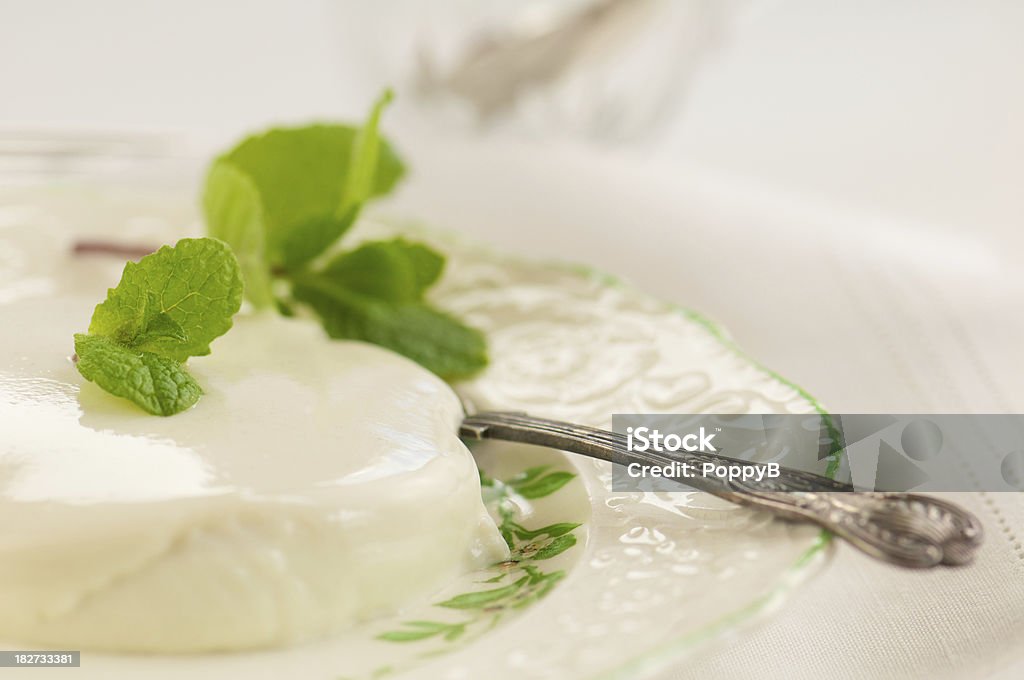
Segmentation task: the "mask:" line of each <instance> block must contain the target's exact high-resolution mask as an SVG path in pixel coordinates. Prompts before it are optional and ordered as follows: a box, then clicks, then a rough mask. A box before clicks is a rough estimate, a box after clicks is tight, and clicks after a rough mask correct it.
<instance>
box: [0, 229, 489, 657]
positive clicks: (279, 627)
mask: <svg viewBox="0 0 1024 680" xmlns="http://www.w3.org/2000/svg"><path fill="white" fill-rule="evenodd" d="M0 243H2V248H3V254H4V256H5V258H6V262H7V264H8V265H10V266H6V267H5V270H4V271H0V275H2V277H3V278H2V280H0V289H2V292H3V295H0V319H2V324H3V328H4V332H3V333H2V334H0V433H2V439H0V525H2V526H3V531H0V640H3V641H5V642H9V643H12V644H14V643H18V644H21V645H28V646H34V645H42V646H52V647H57V648H69V649H87V650H106V651H114V652H173V653H177V652H201V651H212V650H239V649H251V648H260V647H271V646H277V645H284V644H289V643H294V642H297V641H303V640H309V639H314V638H317V637H322V636H325V635H328V634H330V633H332V632H335V631H338V630H341V629H344V628H346V627H348V626H350V625H352V624H353V623H355V622H358V621H361V620H365V619H368V618H371V617H373V616H376V615H379V614H383V613H388V612H393V611H395V610H398V609H400V608H401V607H402V606H403V605H406V604H409V603H412V602H416V601H420V600H422V599H424V598H426V597H428V596H429V595H430V594H431V593H432V592H434V591H436V590H437V589H438V588H440V587H441V586H443V585H444V584H445V583H446V582H448V581H449V580H451V579H452V578H454V577H455V576H457V575H459V574H461V573H465V572H467V571H471V570H473V569H476V568H480V567H484V566H486V565H489V564H492V563H494V562H496V561H500V560H502V559H505V558H506V557H507V554H508V553H507V547H506V545H505V543H504V541H503V540H502V539H501V537H500V535H499V534H498V532H497V529H496V528H495V526H494V523H493V521H492V520H491V519H490V517H489V516H488V514H487V512H486V510H485V508H484V506H483V502H482V500H481V496H480V485H479V477H478V473H477V469H476V466H475V463H474V461H473V459H472V457H471V455H470V453H469V451H468V450H467V449H466V447H465V446H464V444H463V443H462V442H461V441H460V440H459V438H458V436H457V430H458V424H459V421H460V419H461V418H462V407H461V404H460V401H459V399H458V398H457V396H456V395H455V394H454V392H453V391H452V390H451V389H450V388H449V386H448V385H447V384H446V383H445V382H443V381H442V380H441V379H440V378H438V377H436V376H434V375H433V374H432V373H430V372H429V371H427V370H425V369H423V368H421V367H420V366H418V365H417V364H415V363H413V362H412V361H410V360H408V359H406V358H404V357H401V356H399V355H397V354H394V353H392V352H390V351H388V350H385V349H382V348H380V347H376V346H372V345H368V344H364V343H361V342H355V341H332V340H328V339H327V338H326V337H325V336H324V333H323V329H322V328H320V327H319V326H318V325H316V324H314V323H312V322H308V321H302V320H294V319H284V318H280V317H277V316H275V315H273V314H255V315H246V314H244V313H243V314H239V315H236V317H235V319H234V327H233V328H232V329H231V331H230V332H228V333H227V334H226V335H224V336H222V337H220V338H218V339H217V340H215V341H214V343H213V346H212V349H213V353H212V354H211V355H208V356H203V357H196V358H192V359H190V360H189V361H188V370H189V372H190V373H191V374H192V375H193V376H195V378H196V380H197V382H198V383H199V384H200V385H201V386H202V389H203V391H204V394H203V396H202V398H201V400H200V401H199V403H198V405H196V406H195V407H194V408H191V409H190V410H187V411H185V412H183V413H179V414H177V415H174V416H172V417H157V416H152V415H149V414H147V413H145V412H143V411H142V410H141V409H139V408H138V407H136V406H135V405H134V404H132V403H130V402H129V401H127V400H124V399H119V398H117V397H114V396H112V395H110V394H108V393H106V392H104V391H103V390H101V389H100V388H99V387H97V386H96V385H94V384H92V383H90V382H87V381H86V380H84V379H83V378H82V376H81V375H79V374H78V372H77V371H76V369H75V366H74V365H73V363H72V361H71V358H70V355H71V354H72V351H73V350H72V334H73V333H75V332H78V331H83V330H84V329H85V328H86V327H87V326H88V323H89V317H90V314H92V311H93V308H94V306H95V304H96V302H97V301H99V300H102V299H103V296H104V295H105V293H106V289H107V287H109V286H112V285H114V284H115V283H116V282H117V277H118V275H119V272H120V269H121V267H122V266H123V258H122V259H120V260H119V259H118V258H109V257H102V256H93V257H75V256H72V255H71V245H72V238H71V236H70V235H69V234H67V233H64V232H61V231H57V230H52V231H51V230H49V229H45V228H42V227H40V228H39V229H36V228H28V227H22V228H18V229H12V228H6V229H3V230H0Z"/></svg>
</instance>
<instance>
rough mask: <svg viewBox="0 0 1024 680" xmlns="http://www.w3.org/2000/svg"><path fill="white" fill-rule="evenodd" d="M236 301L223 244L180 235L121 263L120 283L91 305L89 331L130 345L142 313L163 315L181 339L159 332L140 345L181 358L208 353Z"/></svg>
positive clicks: (233, 272) (235, 271)
mask: <svg viewBox="0 0 1024 680" xmlns="http://www.w3.org/2000/svg"><path fill="white" fill-rule="evenodd" d="M151 294H152V295H153V296H155V298H151V297H150V295H151ZM151 300H152V302H151ZM241 301H242V282H241V275H240V273H239V268H238V261H237V260H236V259H235V257H234V255H232V253H231V250H230V249H229V248H228V247H227V245H225V244H224V243H222V242H221V241H218V240H216V239H212V238H200V239H191V238H186V239H182V240H180V241H178V244H177V245H176V246H174V247H173V248H171V247H170V246H164V247H163V248H161V249H160V250H158V251H156V252H155V253H153V254H151V255H147V256H146V257H144V258H142V259H141V260H139V262H137V263H135V262H129V263H127V264H126V265H125V266H124V272H123V273H122V274H121V282H120V283H118V284H117V287H116V288H111V289H110V290H108V291H107V299H106V300H105V301H104V302H101V303H100V304H99V305H97V306H96V310H95V311H94V312H93V315H92V322H91V323H90V324H89V334H90V335H102V336H105V337H109V338H114V339H116V340H117V342H118V343H120V344H122V345H125V346H129V347H132V346H136V345H137V344H138V340H139V336H140V335H143V334H144V331H145V330H146V319H147V314H154V313H155V314H160V313H163V314H166V315H168V316H169V317H170V318H171V319H172V320H173V321H174V322H175V323H177V324H178V325H179V326H180V327H181V329H182V331H183V332H184V334H185V336H186V337H187V340H186V341H184V342H183V341H181V340H179V339H176V338H174V337H171V336H167V335H164V336H163V337H156V338H153V339H152V340H150V341H149V342H147V343H146V345H147V346H146V347H145V349H147V350H148V351H152V352H156V353H157V354H160V355H163V356H166V357H168V358H171V359H176V360H178V361H184V360H185V359H187V358H188V357H190V356H201V355H204V354H209V353H210V347H209V345H210V342H211V341H212V340H213V339H214V338H216V337H219V336H221V335H223V334H224V333H226V332H227V331H228V329H229V328H231V317H232V316H233V315H234V314H235V312H237V311H238V308H239V305H240V304H241ZM152 305H156V308H153V307H152Z"/></svg>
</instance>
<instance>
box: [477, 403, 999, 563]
mask: <svg viewBox="0 0 1024 680" xmlns="http://www.w3.org/2000/svg"><path fill="white" fill-rule="evenodd" d="M459 434H460V436H462V437H463V438H466V439H501V440H505V441H511V442H521V443H524V444H535V445H537V446H545V447H548V448H554V449H561V450H563V451H569V452H572V453H578V454H582V455H584V456H589V457H591V458H597V459H600V460H605V461H609V462H615V463H622V462H623V461H628V462H634V461H635V462H639V463H644V464H648V465H666V464H669V463H672V462H674V461H675V462H679V463H691V464H693V465H694V466H697V467H699V466H700V465H702V464H703V463H714V464H715V465H730V464H743V463H744V462H745V461H740V460H736V459H734V458H728V457H726V456H719V455H717V454H710V453H699V452H693V453H690V452H685V451H679V452H673V454H672V456H668V455H666V454H664V453H658V452H654V451H645V452H642V453H641V452H637V451H628V450H627V448H626V438H625V436H624V435H621V434H617V433H614V432H609V431H606V430H600V429H598V428H594V427H586V426H583V425H574V424H572V423H564V422H559V421H556V420H547V419H544V418H535V417H533V416H528V415H526V414H523V413H498V412H489V413H477V414H475V415H471V416H467V417H466V418H465V419H464V420H463V421H462V425H461V427H460V429H459ZM686 481H687V484H688V485H690V486H692V487H694V488H697V489H700V490H701V491H706V492H708V493H711V494H714V495H715V496H718V497H720V498H724V499H725V500H728V501H731V502H733V503H740V504H743V505H750V506H753V507H756V508H759V509H761V510H765V511H767V512H771V513H773V514H776V515H778V516H780V517H784V518H786V519H791V520H799V521H805V522H812V523H814V524H817V525H819V526H821V527H823V528H825V529H827V530H829V531H831V532H832V533H834V534H835V535H837V536H839V537H840V538H843V539H845V540H846V541H847V542H848V543H850V544H851V545H853V546H854V547H856V548H858V549H859V550H861V551H862V552H864V553H867V554H868V555H870V556H872V557H874V558H877V559H880V560H884V561H886V562H890V563H892V564H896V565H899V566H902V567H914V568H929V567H935V566H939V565H951V566H953V565H962V564H968V563H970V562H971V561H972V560H973V559H974V554H975V552H976V551H977V549H978V547H979V546H980V545H981V543H982V540H983V531H982V528H981V523H980V522H978V519H977V518H976V517H975V516H974V515H973V514H971V513H970V512H968V511H967V510H965V509H963V508H961V507H960V506H958V505H956V504H955V503H950V502H947V501H944V500H940V499H938V498H933V497H931V496H924V495H920V494H910V493H889V492H858V491H855V490H854V488H853V487H852V486H850V485H848V484H843V483H841V482H837V481H835V480H832V479H829V478H827V477H822V476H820V475H815V474H812V473H809V472H803V471H800V470H794V469H791V468H785V467H781V468H780V474H779V476H778V477H776V478H773V479H764V480H762V481H753V480H747V481H740V480H731V481H730V480H727V479H721V478H718V477H702V476H699V475H698V476H696V477H694V478H692V479H687V480H686Z"/></svg>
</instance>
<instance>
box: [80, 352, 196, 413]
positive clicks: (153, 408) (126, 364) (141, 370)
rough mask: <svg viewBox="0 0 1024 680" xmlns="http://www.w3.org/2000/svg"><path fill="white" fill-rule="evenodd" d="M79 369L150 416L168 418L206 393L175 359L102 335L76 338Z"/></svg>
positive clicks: (90, 378) (89, 378) (87, 376)
mask: <svg viewBox="0 0 1024 680" xmlns="http://www.w3.org/2000/svg"><path fill="white" fill-rule="evenodd" d="M75 353H76V354H78V363H77V364H76V366H77V367H78V371H79V373H81V374H82V375H83V376H84V377H85V378H86V380H90V381H92V382H94V383H96V384H97V385H99V386H100V387H102V388H103V389H104V390H106V391H107V392H110V393H111V394H113V395H115V396H118V397H124V398H125V399H130V400H132V401H134V402H135V403H136V404H138V405H139V406H141V407H142V408H144V409H145V410H146V411H148V412H149V413H152V414H154V415H158V416H169V415H172V414H174V413H178V412H180V411H184V410H185V409H187V408H189V407H191V406H192V405H193V404H195V403H196V402H197V401H199V397H200V395H202V393H203V390H202V389H201V388H200V387H199V385H198V384H196V381H195V380H194V379H193V378H192V376H190V375H189V374H188V373H187V372H186V371H185V369H184V368H183V367H182V365H181V364H180V363H179V362H177V361H175V360H174V359H168V358H166V357H162V356H159V355H157V354H153V353H152V352H139V351H135V350H132V349H129V348H127V347H124V346H123V345H119V344H117V343H116V342H115V341H113V340H111V339H109V338H105V337H102V336H95V335H83V334H81V333H78V334H76V335H75Z"/></svg>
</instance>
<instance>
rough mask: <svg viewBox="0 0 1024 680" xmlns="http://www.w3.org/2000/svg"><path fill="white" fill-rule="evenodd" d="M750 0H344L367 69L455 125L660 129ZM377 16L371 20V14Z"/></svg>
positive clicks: (536, 131)
mask: <svg viewBox="0 0 1024 680" xmlns="http://www.w3.org/2000/svg"><path fill="white" fill-rule="evenodd" d="M740 4H742V0H527V1H524V0H437V1H435V2H430V3H424V2H419V1H418V0H411V1H409V0H402V1H399V2H388V3H378V4H375V5H373V7H374V8H375V11H373V12H369V14H372V15H373V16H369V15H368V12H367V8H366V7H365V6H364V7H362V8H360V9H359V10H358V11H355V8H353V7H352V6H351V5H349V4H348V3H345V4H340V5H338V6H337V7H338V10H339V12H340V17H339V20H340V21H342V22H343V23H344V24H345V25H346V26H348V27H354V26H361V27H362V28H363V29H366V30H360V31H348V30H346V31H344V35H343V39H344V40H345V42H346V45H345V50H346V51H347V52H349V54H350V56H351V57H352V59H353V60H354V63H353V66H355V67H357V68H358V69H359V70H360V71H361V72H362V76H361V77H362V78H363V79H368V78H372V79H376V82H377V83H378V84H379V83H382V82H383V83H391V84H393V85H394V86H395V87H396V89H397V90H398V92H399V94H400V95H402V97H403V99H404V100H405V103H406V105H408V104H409V102H410V100H411V103H412V108H413V109H414V110H415V114H416V115H417V116H418V117H424V118H426V119H428V120H430V121H431V122H434V123H439V124H440V125H442V126H443V127H456V128H460V129H466V128H476V129H479V130H486V131H514V132H517V133H525V134H528V135H530V136H535V137H536V136H540V137H545V136H551V135H557V136H563V135H571V136H580V137H585V138H588V139H591V140H598V141H602V142H614V141H635V140H639V139H643V138H650V137H652V136H654V135H655V134H656V133H657V132H658V131H659V130H661V129H662V128H663V127H664V124H665V123H666V122H667V121H670V120H672V119H673V117H675V116H676V115H677V114H678V113H679V110H680V107H681V105H682V102H683V101H684V99H685V96H686V93H687V90H688V85H689V83H690V82H691V80H692V79H693V77H694V75H695V73H696V72H697V70H698V69H699V67H700V65H701V63H702V61H704V59H705V58H706V56H707V55H708V53H709V52H710V51H712V49H713V48H714V46H715V45H716V44H718V43H719V42H720V41H721V39H722V37H723V35H724V32H725V31H726V30H727V29H728V27H729V23H730V21H731V20H732V18H733V16H734V15H735V13H736V12H737V10H738V8H739V6H740ZM368 21H369V24H367V22H368Z"/></svg>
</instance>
